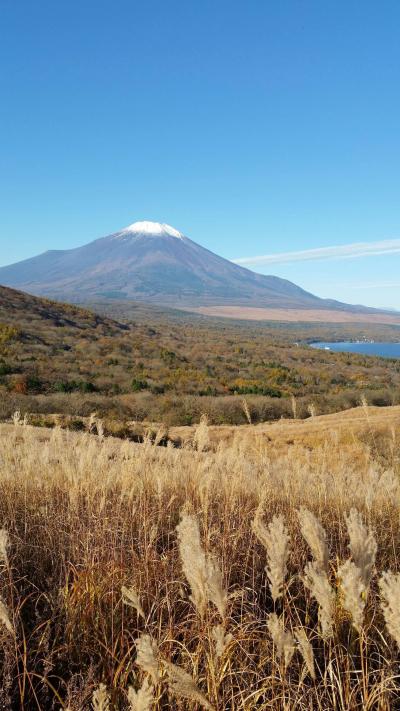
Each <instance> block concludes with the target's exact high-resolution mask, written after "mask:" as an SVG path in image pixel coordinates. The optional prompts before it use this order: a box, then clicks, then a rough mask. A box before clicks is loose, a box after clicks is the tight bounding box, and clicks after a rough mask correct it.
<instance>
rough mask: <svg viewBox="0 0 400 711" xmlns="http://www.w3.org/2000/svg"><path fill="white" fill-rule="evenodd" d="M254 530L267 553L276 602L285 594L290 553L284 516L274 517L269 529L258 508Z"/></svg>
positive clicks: (272, 592)
mask: <svg viewBox="0 0 400 711" xmlns="http://www.w3.org/2000/svg"><path fill="white" fill-rule="evenodd" d="M252 529H253V532H254V533H255V535H256V536H257V538H258V540H259V541H260V542H261V543H262V544H263V546H264V548H265V549H266V551H267V560H268V563H267V566H266V568H265V569H266V572H267V575H268V579H269V582H270V585H271V595H272V599H273V601H274V602H276V600H278V598H280V597H281V596H282V594H283V587H284V583H285V578H286V575H287V561H288V557H289V552H290V545H289V544H290V537H289V533H288V530H287V528H286V526H285V521H284V518H283V516H274V517H273V519H272V521H271V522H270V524H269V525H268V527H267V526H266V525H265V524H264V522H263V520H262V509H261V506H259V507H258V509H257V511H256V514H255V517H254V521H253V523H252Z"/></svg>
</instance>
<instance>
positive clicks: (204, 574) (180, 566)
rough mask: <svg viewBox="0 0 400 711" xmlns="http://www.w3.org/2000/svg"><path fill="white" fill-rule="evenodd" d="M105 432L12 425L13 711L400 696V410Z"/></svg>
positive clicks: (1, 542)
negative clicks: (144, 434) (167, 438)
mask: <svg viewBox="0 0 400 711" xmlns="http://www.w3.org/2000/svg"><path fill="white" fill-rule="evenodd" d="M90 427H91V428H92V429H94V427H96V431H97V435H93V434H90V433H89V431H88V432H84V433H77V432H71V431H68V430H61V429H60V428H59V427H56V428H54V429H52V430H50V429H44V428H43V429H39V428H34V427H31V426H29V425H27V424H24V423H23V421H22V420H20V419H19V417H16V418H15V422H14V423H13V424H10V425H1V426H0V529H1V532H0V599H1V603H0V674H1V677H0V689H1V690H0V708H3V709H44V710H47V709H52V708H57V709H59V708H65V709H67V708H68V709H71V711H78V709H79V710H82V709H95V710H99V709H102V710H104V709H108V710H109V711H114V710H116V709H118V710H119V709H133V710H134V711H146V710H147V711H148V710H149V709H153V710H154V709H170V710H172V709H176V710H178V711H184V709H190V710H192V709H193V710H198V709H201V708H205V709H215V711H223V710H224V711H225V710H228V709H229V710H230V711H236V710H246V711H253V710H255V709H273V710H275V711H278V709H279V710H280V709H282V710H283V709H285V710H288V711H289V709H290V710H292V709H299V710H300V711H301V710H303V709H304V710H306V709H307V710H309V709H315V710H318V711H328V710H330V709H335V710H340V711H345V709H346V710H349V711H353V710H354V711H355V710H356V709H357V710H361V709H365V710H368V709H379V710H382V711H389V709H396V708H399V707H400V677H399V644H400V576H399V574H398V573H397V571H398V570H399V559H398V550H399V543H400V517H399V511H400V479H399V477H400V448H399V438H400V422H399V408H394V409H393V410H392V409H391V408H385V409H379V410H375V409H372V408H368V407H367V406H366V405H364V407H362V408H360V409H358V410H357V411H355V412H353V413H352V412H348V413H345V414H344V415H343V416H339V415H337V416H334V417H331V418H328V417H321V418H318V417H312V418H311V419H310V420H308V421H307V422H302V421H299V422H293V421H292V422H282V423H276V425H271V426H269V427H267V426H265V430H262V429H261V427H252V426H248V427H243V428H238V429H237V430H235V431H234V432H233V433H232V436H230V437H228V438H227V437H225V436H221V437H218V436H217V435H216V432H215V431H214V430H212V429H211V428H209V427H208V426H207V424H206V422H205V420H204V419H203V420H202V422H201V423H200V425H199V426H198V427H196V428H194V429H192V430H191V431H190V437H189V436H188V437H187V438H186V441H185V442H184V443H183V446H182V447H181V448H177V447H174V446H173V444H172V443H171V442H170V443H169V444H168V446H166V447H161V446H156V445H157V443H159V442H160V441H161V440H162V438H163V430H160V432H159V435H158V437H157V436H156V437H155V438H154V437H152V438H150V437H149V438H145V439H144V442H143V443H142V444H134V443H132V442H129V441H121V440H117V439H114V438H108V437H105V436H104V432H103V427H102V424H101V423H100V422H97V423H95V422H94V421H93V420H92V421H91V422H90V423H88V429H89V428H90ZM231 429H232V428H231ZM221 434H222V432H221ZM389 571H392V572H389Z"/></svg>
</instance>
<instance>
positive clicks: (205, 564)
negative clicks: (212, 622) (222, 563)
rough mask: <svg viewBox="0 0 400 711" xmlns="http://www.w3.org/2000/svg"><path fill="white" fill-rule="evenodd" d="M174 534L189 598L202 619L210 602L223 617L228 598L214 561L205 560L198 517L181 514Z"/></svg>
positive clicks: (210, 559) (208, 558) (211, 559)
mask: <svg viewBox="0 0 400 711" xmlns="http://www.w3.org/2000/svg"><path fill="white" fill-rule="evenodd" d="M177 532H178V540H179V553H180V556H181V561H182V569H183V572H184V575H185V577H186V579H187V581H188V583H189V585H190V588H191V591H192V594H191V596H190V599H191V600H192V602H193V604H194V605H195V607H196V609H197V610H198V612H199V614H200V616H201V617H203V615H204V613H205V611H206V607H207V602H208V600H210V601H211V602H213V603H214V605H215V606H216V608H217V610H218V612H219V614H220V615H221V617H222V618H224V616H225V609H226V603H227V598H228V596H227V593H226V590H225V589H224V587H223V584H222V574H221V571H220V569H219V567H218V564H217V562H216V560H215V559H214V558H212V557H211V556H209V557H207V556H206V554H205V552H204V550H203V547H202V545H201V540H200V531H199V524H198V521H197V518H196V517H195V516H192V515H190V514H183V515H182V518H181V522H180V524H179V525H178V526H177Z"/></svg>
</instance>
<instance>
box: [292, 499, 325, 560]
mask: <svg viewBox="0 0 400 711" xmlns="http://www.w3.org/2000/svg"><path fill="white" fill-rule="evenodd" d="M297 515H298V517H299V522H300V529H301V533H302V535H303V538H304V539H305V540H306V542H307V543H308V546H309V548H310V550H311V553H312V555H313V558H314V560H315V562H316V563H318V565H319V566H320V567H321V568H322V569H323V570H326V571H328V564H329V551H328V546H327V543H326V533H325V529H324V527H323V526H322V525H321V523H320V522H319V521H318V519H317V517H316V516H314V514H313V513H312V512H311V511H309V510H308V509H306V508H305V507H304V506H302V507H301V509H300V510H299V511H298V512H297Z"/></svg>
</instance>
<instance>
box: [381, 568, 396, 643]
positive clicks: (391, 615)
mask: <svg viewBox="0 0 400 711" xmlns="http://www.w3.org/2000/svg"><path fill="white" fill-rule="evenodd" d="M379 590H380V593H381V598H382V610H383V614H384V617H385V622H386V627H387V628H388V631H389V633H390V634H391V635H392V637H393V639H394V640H395V641H396V644H397V646H398V648H399V649H400V573H397V574H396V573H392V572H391V571H386V572H384V573H382V576H381V578H380V580H379Z"/></svg>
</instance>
